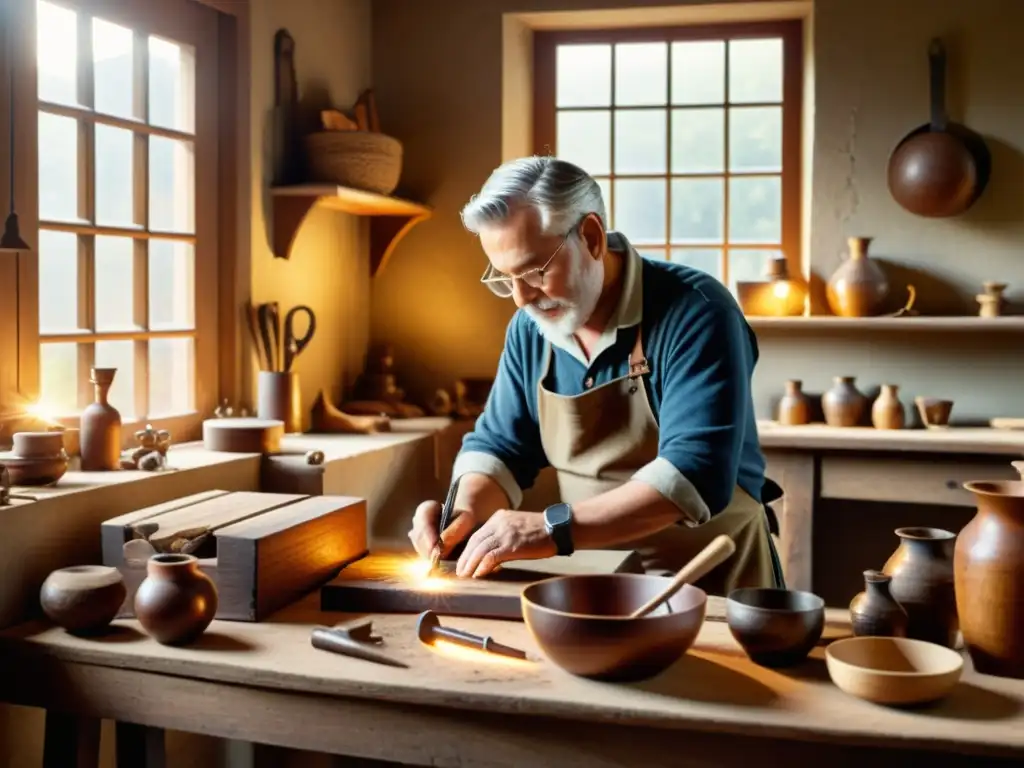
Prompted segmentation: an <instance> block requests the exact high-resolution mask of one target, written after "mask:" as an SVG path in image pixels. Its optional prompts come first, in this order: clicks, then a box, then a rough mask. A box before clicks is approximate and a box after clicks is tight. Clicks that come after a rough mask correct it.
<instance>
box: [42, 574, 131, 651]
mask: <svg viewBox="0 0 1024 768" xmlns="http://www.w3.org/2000/svg"><path fill="white" fill-rule="evenodd" d="M126 594H127V590H126V588H125V585H124V579H123V578H122V576H121V572H120V571H118V570H117V568H112V567H110V566H105V565H73V566H70V567H68V568H61V569H59V570H56V571H54V572H53V573H51V574H50V575H49V576H47V577H46V580H45V581H44V582H43V585H42V587H41V588H40V590H39V603H40V605H41V607H42V609H43V613H45V614H46V615H47V616H48V617H49V618H50V620H51V621H53V622H54V623H55V624H58V625H60V626H62V627H64V629H66V630H67V631H68V632H71V633H74V634H82V635H88V634H94V633H96V632H100V631H102V630H104V629H105V628H106V627H107V625H108V624H110V622H111V621H113V620H114V617H115V616H116V615H117V612H118V610H119V609H120V608H121V604H122V603H123V602H124V599H125V596H126Z"/></svg>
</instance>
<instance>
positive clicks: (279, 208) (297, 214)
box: [270, 184, 433, 277]
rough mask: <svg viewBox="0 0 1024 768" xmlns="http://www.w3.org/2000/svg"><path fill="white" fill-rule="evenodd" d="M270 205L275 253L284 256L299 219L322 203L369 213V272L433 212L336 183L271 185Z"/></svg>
mask: <svg viewBox="0 0 1024 768" xmlns="http://www.w3.org/2000/svg"><path fill="white" fill-rule="evenodd" d="M270 194H271V204H272V206H273V225H274V234H273V242H272V246H273V249H274V255H275V256H277V257H278V258H282V259H287V258H288V257H289V256H290V254H291V248H292V245H293V244H294V242H295V237H296V235H297V234H298V232H299V229H300V228H301V227H302V223H303V222H304V221H305V219H306V217H307V216H308V215H309V213H310V211H312V210H313V209H314V208H317V207H321V208H326V209H329V210H332V211H339V212H341V213H349V214H352V215H354V216H367V217H370V276H371V277H375V276H376V275H377V274H379V273H380V271H381V270H382V269H384V267H385V266H386V264H387V262H388V260H389V259H390V258H391V255H392V254H393V253H394V250H395V248H396V247H397V246H398V243H399V242H400V241H401V240H402V238H403V237H405V236H406V235H407V234H408V233H409V231H410V230H411V229H412V228H413V227H414V226H416V225H417V224H419V223H420V222H421V221H424V220H426V219H428V218H430V216H431V215H432V214H433V209H432V208H430V207H429V206H426V205H423V204H422V203H416V202H413V201H411V200H405V199H404V198H400V197H392V196H390V195H381V194H377V193H376V192H366V191H364V190H361V189H353V188H352V187H343V186H339V185H337V184H292V185H287V186H281V187H272V188H271V189H270Z"/></svg>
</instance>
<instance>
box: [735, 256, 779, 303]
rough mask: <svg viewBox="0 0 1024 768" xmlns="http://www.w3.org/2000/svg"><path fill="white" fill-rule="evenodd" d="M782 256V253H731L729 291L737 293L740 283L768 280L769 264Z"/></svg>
mask: <svg viewBox="0 0 1024 768" xmlns="http://www.w3.org/2000/svg"><path fill="white" fill-rule="evenodd" d="M781 255H782V251H769V250H740V249H737V250H734V251H729V290H730V291H732V292H733V293H735V292H736V283H738V282H752V283H757V282H760V281H762V280H764V279H766V277H767V275H768V263H769V262H770V261H771V260H772V259H774V258H777V257H779V256H781Z"/></svg>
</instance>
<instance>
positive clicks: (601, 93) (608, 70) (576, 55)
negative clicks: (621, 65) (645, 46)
mask: <svg viewBox="0 0 1024 768" xmlns="http://www.w3.org/2000/svg"><path fill="white" fill-rule="evenodd" d="M611 97H612V47H611V46H610V45H560V46H558V48H557V49H556V51H555V106H558V107H607V106H611Z"/></svg>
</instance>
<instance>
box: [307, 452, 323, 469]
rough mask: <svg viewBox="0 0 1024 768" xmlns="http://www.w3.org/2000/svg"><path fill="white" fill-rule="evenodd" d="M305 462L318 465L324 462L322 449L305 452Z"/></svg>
mask: <svg viewBox="0 0 1024 768" xmlns="http://www.w3.org/2000/svg"><path fill="white" fill-rule="evenodd" d="M306 463H307V464H310V465H312V466H314V467H318V466H320V465H321V464H323V463H324V452H323V451H309V452H308V453H306Z"/></svg>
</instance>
